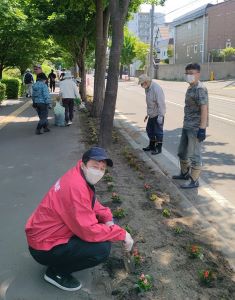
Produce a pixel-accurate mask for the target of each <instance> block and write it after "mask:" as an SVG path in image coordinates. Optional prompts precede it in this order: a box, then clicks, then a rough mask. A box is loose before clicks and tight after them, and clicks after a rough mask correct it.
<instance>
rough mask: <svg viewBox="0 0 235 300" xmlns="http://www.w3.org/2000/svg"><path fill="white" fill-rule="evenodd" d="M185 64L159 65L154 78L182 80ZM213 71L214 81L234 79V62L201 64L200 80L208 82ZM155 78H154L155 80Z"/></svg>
mask: <svg viewBox="0 0 235 300" xmlns="http://www.w3.org/2000/svg"><path fill="white" fill-rule="evenodd" d="M185 65H186V64H177V65H159V68H158V70H157V74H155V75H157V76H156V77H157V78H158V79H166V80H184V73H185ZM212 71H213V73H214V76H215V79H216V80H219V79H225V78H228V77H234V78H235V62H234V61H232V62H214V63H205V64H201V79H202V80H209V79H210V74H211V72H212ZM156 77H155V78H156Z"/></svg>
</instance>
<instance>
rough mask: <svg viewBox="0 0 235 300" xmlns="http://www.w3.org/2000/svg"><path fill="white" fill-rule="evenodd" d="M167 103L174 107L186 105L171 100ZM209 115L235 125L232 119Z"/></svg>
mask: <svg viewBox="0 0 235 300" xmlns="http://www.w3.org/2000/svg"><path fill="white" fill-rule="evenodd" d="M166 103H170V104H173V105H176V106H180V107H184V105H182V104H179V103H176V102H173V101H169V100H167V101H166ZM209 115H210V116H211V117H214V118H216V119H220V120H223V121H227V122H229V123H232V124H235V121H234V120H231V119H228V118H224V117H220V116H217V115H214V114H211V113H209Z"/></svg>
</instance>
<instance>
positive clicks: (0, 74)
mask: <svg viewBox="0 0 235 300" xmlns="http://www.w3.org/2000/svg"><path fill="white" fill-rule="evenodd" d="M2 73H3V65H2V64H0V80H1V79H2Z"/></svg>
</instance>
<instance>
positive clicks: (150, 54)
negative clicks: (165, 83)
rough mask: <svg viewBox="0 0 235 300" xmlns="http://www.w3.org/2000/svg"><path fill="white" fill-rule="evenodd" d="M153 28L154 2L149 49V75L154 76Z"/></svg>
mask: <svg viewBox="0 0 235 300" xmlns="http://www.w3.org/2000/svg"><path fill="white" fill-rule="evenodd" d="M153 29H154V4H152V9H151V24H150V51H149V77H150V78H151V79H152V78H153V75H154V74H153Z"/></svg>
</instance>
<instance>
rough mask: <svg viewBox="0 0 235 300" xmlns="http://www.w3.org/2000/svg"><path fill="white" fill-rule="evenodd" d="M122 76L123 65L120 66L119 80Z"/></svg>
mask: <svg viewBox="0 0 235 300" xmlns="http://www.w3.org/2000/svg"><path fill="white" fill-rule="evenodd" d="M122 75H123V64H121V65H120V71H119V77H120V79H122Z"/></svg>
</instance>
